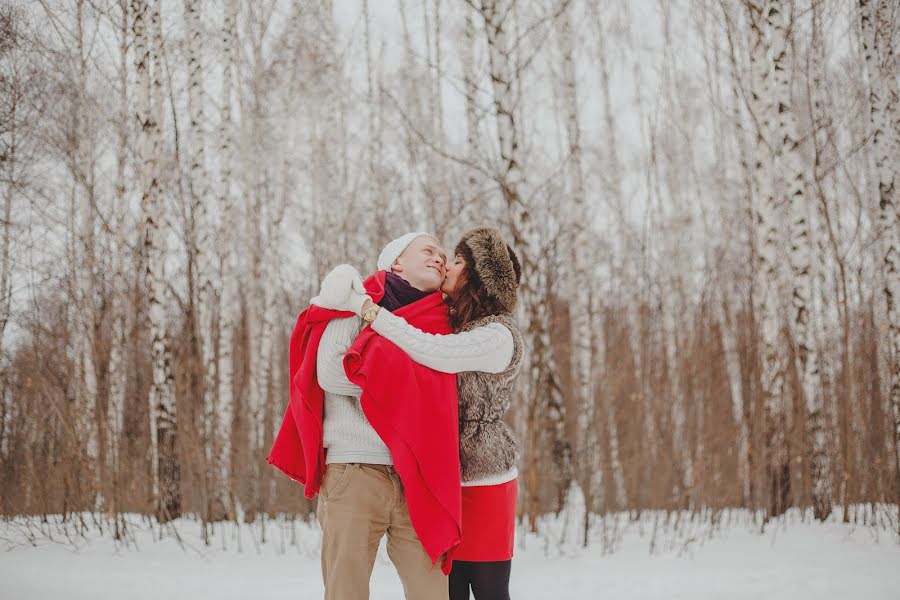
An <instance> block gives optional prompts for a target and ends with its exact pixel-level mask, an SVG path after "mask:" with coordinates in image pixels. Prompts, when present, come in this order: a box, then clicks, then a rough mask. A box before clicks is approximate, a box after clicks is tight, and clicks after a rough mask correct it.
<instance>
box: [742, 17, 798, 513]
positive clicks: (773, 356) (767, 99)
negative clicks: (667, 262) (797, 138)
mask: <svg viewBox="0 0 900 600" xmlns="http://www.w3.org/2000/svg"><path fill="white" fill-rule="evenodd" d="M746 6H747V9H748V11H747V12H748V21H749V26H750V79H751V81H750V94H751V98H750V108H751V111H752V113H753V118H754V120H755V126H756V130H757V132H756V145H755V148H754V154H755V158H754V169H753V190H754V202H755V206H754V217H755V218H754V222H755V224H756V227H755V234H756V238H757V240H756V249H757V256H756V265H755V269H754V279H755V281H754V293H755V295H756V296H755V298H754V300H755V302H756V309H755V312H756V319H757V323H758V326H759V329H760V342H761V347H760V351H759V352H760V361H761V369H762V373H761V378H762V381H761V386H762V395H763V412H764V416H765V417H764V418H765V447H766V468H767V474H766V477H767V482H766V489H767V490H768V493H769V504H768V515H769V516H778V515H780V514H781V513H783V512H784V511H785V510H786V509H787V505H788V502H789V498H790V481H791V480H790V462H789V455H790V452H789V447H788V439H787V431H786V430H787V417H786V409H785V401H784V369H785V362H786V359H785V357H784V353H783V349H782V344H781V340H780V328H781V323H780V320H779V317H778V289H779V276H778V244H779V237H780V234H779V227H778V213H777V206H778V204H777V203H778V199H777V198H776V195H775V189H774V187H773V185H772V179H773V176H774V165H773V156H772V152H771V147H770V142H769V137H770V135H771V132H772V130H773V129H774V123H773V122H772V120H773V119H774V115H775V112H776V107H774V106H772V103H771V98H772V97H773V93H772V81H771V79H772V78H771V75H770V67H769V59H768V55H769V48H768V46H767V42H766V37H765V33H764V32H765V21H764V18H765V13H764V10H765V8H766V7H765V5H764V4H763V2H762V1H761V0H750V1H748V2H746Z"/></svg>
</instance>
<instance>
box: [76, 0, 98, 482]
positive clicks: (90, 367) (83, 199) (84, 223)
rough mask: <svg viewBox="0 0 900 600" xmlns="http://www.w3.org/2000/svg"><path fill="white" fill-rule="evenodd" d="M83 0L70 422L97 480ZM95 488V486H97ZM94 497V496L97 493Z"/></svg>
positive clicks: (79, 7)
mask: <svg viewBox="0 0 900 600" xmlns="http://www.w3.org/2000/svg"><path fill="white" fill-rule="evenodd" d="M84 10H85V3H84V2H83V1H79V2H77V3H76V23H75V38H76V40H75V41H76V51H77V53H78V73H77V78H78V79H77V81H78V90H77V92H76V93H77V95H78V96H77V97H78V100H77V104H76V107H75V111H74V115H73V118H74V125H73V134H74V140H73V143H74V149H73V159H74V164H73V175H74V178H75V181H74V197H75V202H76V207H75V211H76V212H75V214H76V215H77V220H78V223H77V224H73V225H74V226H75V227H76V228H77V232H78V233H77V236H78V237H77V241H76V244H75V254H74V259H75V264H74V265H73V266H74V269H73V271H74V274H75V285H76V294H77V296H76V297H77V300H76V303H75V304H76V307H77V308H76V311H77V313H78V319H77V322H78V329H77V333H76V334H75V340H74V345H73V347H74V348H75V360H76V361H77V362H78V365H79V380H78V381H77V382H76V384H75V385H76V390H77V392H76V398H77V399H78V400H77V403H76V406H77V408H76V411H77V412H76V415H75V425H76V428H77V431H78V434H79V437H80V442H81V443H82V444H84V446H83V448H84V450H85V452H86V458H87V460H88V461H89V463H90V465H91V467H92V468H93V469H94V471H95V477H96V481H95V482H94V485H98V484H99V483H100V481H101V473H102V465H100V463H99V448H98V434H99V432H98V427H97V425H98V424H97V393H98V389H97V367H96V359H95V356H96V353H95V343H94V342H95V335H94V332H95V329H96V308H95V305H94V304H95V303H94V291H95V289H96V286H95V282H94V251H95V249H94V245H95V239H94V221H95V217H96V215H95V214H94V193H95V190H94V163H95V158H94V156H93V153H92V148H91V147H90V146H91V140H92V139H93V135H92V132H91V131H90V124H89V122H88V121H89V118H90V116H89V113H90V111H89V108H88V106H87V95H88V80H87V76H88V61H89V60H90V57H89V56H87V55H86V53H88V52H89V49H88V48H87V47H86V44H85V40H84V37H83V36H84V34H85V27H86V24H85V22H84V18H85V15H84ZM98 493H99V488H98ZM98 500H99V497H98Z"/></svg>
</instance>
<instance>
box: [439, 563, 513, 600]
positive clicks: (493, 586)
mask: <svg viewBox="0 0 900 600" xmlns="http://www.w3.org/2000/svg"><path fill="white" fill-rule="evenodd" d="M511 569H512V561H511V560H498V561H493V562H470V561H467V560H454V561H453V568H452V569H450V600H469V587H470V586H471V588H472V593H473V594H474V595H475V600H509V573H510V571H511Z"/></svg>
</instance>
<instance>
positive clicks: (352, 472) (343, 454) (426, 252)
mask: <svg viewBox="0 0 900 600" xmlns="http://www.w3.org/2000/svg"><path fill="white" fill-rule="evenodd" d="M445 261H446V256H445V255H444V252H443V250H442V249H441V248H440V246H439V244H438V243H437V241H436V240H435V239H434V237H432V236H430V235H428V234H424V233H410V234H406V235H404V236H402V237H400V238H398V239H396V240H394V241H392V242H391V243H390V244H388V245H387V246H386V247H385V249H384V250H383V251H382V253H381V255H380V256H379V259H378V268H379V273H377V274H376V275H374V276H372V277H371V278H370V279H369V281H367V282H366V284H367V286H368V287H371V289H370V290H368V291H369V292H370V295H372V294H373V293H374V294H375V295H376V296H377V295H379V294H380V295H381V297H380V300H379V301H378V304H379V305H380V306H384V307H386V308H388V309H389V310H392V311H394V310H399V311H404V310H407V311H414V312H413V313H412V314H411V318H419V319H425V321H422V326H423V327H426V326H429V324H430V325H431V326H433V327H437V329H434V332H435V333H441V332H449V323H448V322H447V321H446V307H445V306H444V305H443V303H442V302H441V301H440V294H439V293H437V292H438V290H439V289H440V287H441V284H442V282H443V279H444V265H445ZM328 291H329V281H328V280H326V281H325V282H323V284H322V291H321V293H320V295H319V297H318V298H316V299H315V300H316V304H318V305H320V306H326V307H327V306H333V305H334V304H332V305H329V303H328V301H329V298H328ZM373 298H374V296H373ZM333 300H334V301H335V303H336V301H337V300H338V299H333ZM316 308H317V307H311V308H310V309H308V310H307V311H304V314H303V315H301V318H300V320H298V327H297V328H296V329H295V335H294V337H292V342H291V355H292V356H291V374H292V399H291V406H289V408H288V411H287V414H286V415H285V423H283V424H282V431H280V432H279V435H278V437H277V438H276V443H275V445H274V446H273V451H272V453H271V455H270V456H269V462H271V463H272V464H273V465H275V466H277V467H279V468H280V469H282V471H284V472H285V473H286V474H288V475H289V476H291V477H293V478H294V479H296V480H298V481H300V482H301V483H303V484H304V485H305V486H306V495H307V497H312V496H313V495H315V493H316V492H317V491H318V492H319V500H318V504H317V509H316V515H317V517H318V519H319V522H320V524H321V526H322V532H323V540H322V576H323V579H324V583H325V598H326V600H328V599H331V598H340V599H341V600H345V599H351V600H352V599H357V598H359V599H365V598H368V595H369V578H370V576H371V573H372V568H373V566H374V562H375V555H376V552H377V549H378V545H379V543H380V540H381V538H382V537H384V536H385V535H386V536H387V550H388V555H389V556H390V558H391V561H392V562H393V563H394V565H395V567H396V569H397V572H398V574H399V576H400V579H401V582H402V583H403V587H404V590H405V592H406V597H407V598H408V599H410V600H418V599H422V600H428V599H431V598H434V599H435V600H438V599H440V600H445V599H446V598H447V596H448V581H447V577H446V575H445V573H446V571H447V570H449V566H448V565H447V564H446V561H445V562H444V563H441V561H439V560H437V561H436V556H435V555H436V554H437V553H442V554H443V555H444V556H446V553H447V552H448V551H449V550H451V549H452V548H453V547H454V546H455V544H456V543H458V537H459V535H458V523H455V524H454V521H453V519H454V518H453V517H450V518H448V515H447V514H445V512H448V513H451V514H452V513H453V507H451V508H450V510H448V511H444V509H445V507H446V505H448V504H451V505H452V504H453V501H452V498H453V495H454V494H457V495H458V490H455V488H453V487H452V486H448V485H446V484H447V482H448V481H449V480H450V479H454V478H455V479H457V480H458V457H456V456H454V457H453V460H454V461H456V462H455V463H454V462H452V461H451V460H450V459H451V454H450V453H451V452H452V453H454V454H455V452H456V449H455V443H456V440H455V435H456V433H455V431H456V426H457V424H456V398H455V378H453V377H452V376H451V377H450V378H449V379H447V378H446V377H445V376H444V375H442V374H437V373H434V372H432V371H431V370H429V369H423V368H422V367H421V366H419V365H415V364H414V363H412V361H410V360H409V359H408V357H406V355H405V354H403V353H402V352H400V351H399V350H398V349H396V347H394V346H393V345H391V344H390V343H389V342H383V341H382V340H380V339H377V340H375V339H372V338H373V337H376V338H377V335H375V334H374V332H372V331H371V330H367V331H366V332H364V333H363V334H362V335H359V334H360V331H361V329H362V328H363V325H364V324H365V323H364V321H363V319H361V318H360V317H358V316H356V315H355V314H354V315H351V316H345V315H348V314H349V313H335V312H334V311H327V310H326V311H325V313H331V314H328V315H325V316H324V317H321V316H317V315H319V314H320V313H317V312H314V309H316ZM318 310H323V309H318ZM415 311H418V312H415ZM357 312H359V311H357ZM417 315H418V316H417ZM319 319H327V321H326V322H327V324H324V328H323V327H322V324H323V323H320V322H319ZM301 321H302V322H301ZM441 328H444V329H441ZM320 330H321V336H320V337H319V338H318V340H316V339H315V336H316V335H317V332H318V331H320ZM367 339H368V342H367ZM316 344H317V345H316ZM379 344H382V345H379ZM312 346H316V347H315V348H313V347H312ZM351 346H353V348H354V350H352V351H351V352H350V354H352V355H353V356H354V358H355V359H356V360H357V361H360V360H362V361H363V364H364V365H368V366H366V367H364V368H359V364H357V368H356V369H355V371H358V372H359V373H360V377H356V378H353V379H352V381H353V382H354V383H348V381H347V376H345V375H344V360H345V355H347V354H348V350H351ZM312 359H314V362H315V369H314V371H313V370H311V369H310V365H309V364H308V363H309V362H311V360H312ZM388 371H389V372H388ZM304 373H305V375H304ZM348 373H349V371H348ZM304 377H306V378H307V380H308V379H315V381H314V382H309V381H307V382H306V383H305V384H304V383H303V382H302V380H303V378H304ZM298 382H299V383H298ZM357 383H360V384H362V387H361V386H360V385H357ZM404 385H406V387H404ZM319 388H321V389H319ZM423 390H428V393H429V395H432V394H433V395H434V397H436V398H445V401H444V402H443V403H442V404H441V403H438V404H434V405H432V408H431V409H430V410H432V411H433V414H426V413H424V412H423V408H422V407H425V408H426V409H428V406H429V405H427V404H425V403H422V402H420V401H419V400H420V398H407V397H405V396H413V395H418V394H420V393H422V391H423ZM322 391H324V394H322V395H323V396H324V398H323V399H322V401H321V402H317V401H316V398H317V396H316V394H317V393H321V392H322ZM295 392H296V393H295ZM451 392H452V394H451ZM295 396H296V398H295ZM451 396H452V397H451ZM311 398H312V401H311V400H310V399H311ZM295 400H297V401H295ZM406 400H409V403H408V404H407V403H406V402H405V401H406ZM451 403H452V405H453V406H452V411H451V410H449V408H450V406H449V405H450V404H451ZM404 407H406V408H404ZM441 411H443V412H441ZM298 415H299V416H298ZM319 415H321V419H320V417H319ZM372 420H375V422H374V423H373V422H372ZM431 421H435V422H436V423H437V426H436V427H437V428H436V429H434V430H431V431H430V430H429V428H431V427H432V424H431ZM295 424H296V429H297V430H298V431H297V432H296V433H295V431H294V429H295V427H294V426H295ZM286 430H287V431H286ZM419 431H422V432H424V433H427V435H425V436H423V435H422V434H421V433H418V434H417V432H419ZM449 436H453V438H454V439H452V440H451V439H448V438H449ZM439 440H443V441H442V442H439ZM428 444H436V445H435V446H434V447H429V446H428ZM451 446H453V447H451ZM298 447H299V448H300V451H301V453H302V455H303V460H300V461H298V460H295V459H294V458H295V456H296V450H295V448H298ZM392 449H393V452H392ZM316 450H318V452H319V453H324V463H325V464H324V465H321V464H320V463H321V462H322V454H317V452H316ZM395 454H398V456H395ZM286 457H287V458H286ZM441 457H443V458H441ZM435 460H438V461H440V460H443V462H435ZM322 468H324V476H322V474H321V473H320V472H319V471H320V470H321V469H322ZM408 496H409V498H408ZM447 498H451V500H450V501H448V500H447ZM411 508H412V512H413V513H414V517H412V518H411V516H410V512H411ZM448 523H449V525H448ZM454 527H455V528H454ZM417 532H418V533H417ZM420 534H421V535H423V536H427V539H425V538H422V539H420V537H421V536H420ZM423 544H424V545H425V546H427V548H426V547H423ZM429 550H430V553H429ZM436 562H437V563H438V564H435V563H436Z"/></svg>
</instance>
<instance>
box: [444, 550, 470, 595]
mask: <svg viewBox="0 0 900 600" xmlns="http://www.w3.org/2000/svg"><path fill="white" fill-rule="evenodd" d="M471 564H473V563H468V562H465V561H460V560H454V561H453V566H452V567H451V568H450V575H449V576H448V578H449V579H450V582H449V583H450V600H469V567H468V565H471Z"/></svg>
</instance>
